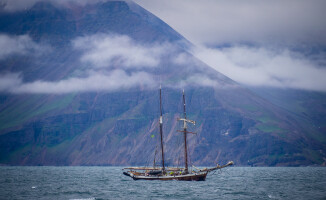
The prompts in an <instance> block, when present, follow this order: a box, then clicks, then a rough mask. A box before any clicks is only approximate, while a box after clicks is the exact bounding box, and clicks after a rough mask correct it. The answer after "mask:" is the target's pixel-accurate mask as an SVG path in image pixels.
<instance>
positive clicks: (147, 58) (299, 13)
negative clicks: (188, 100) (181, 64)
mask: <svg viewBox="0 0 326 200" xmlns="http://www.w3.org/2000/svg"><path fill="white" fill-rule="evenodd" d="M38 1H40V0H8V1H0V2H2V4H0V5H2V7H3V8H4V10H6V11H8V12H16V11H18V10H22V9H27V8H29V7H31V6H32V5H33V4H34V3H35V2H38ZM48 1H51V2H55V3H56V4H58V5H60V4H62V5H63V4H65V3H67V2H70V3H71V2H74V3H79V4H81V5H84V4H86V3H96V2H99V1H105V0H94V1H89V0H48ZM134 1H135V2H136V3H138V4H139V5H140V6H142V7H143V8H145V9H147V10H148V11H150V12H152V13H153V14H154V15H156V16H157V17H159V18H160V19H162V20H163V21H164V22H166V23H167V24H168V25H170V26H171V27H172V28H173V29H175V30H176V31H177V32H179V33H180V34H181V35H183V36H184V37H185V38H186V39H187V40H189V41H190V42H191V43H193V44H194V46H193V47H192V48H191V49H189V51H190V52H191V53H192V54H193V55H194V56H196V57H197V58H199V59H200V60H202V61H203V62H205V63H206V64H207V65H209V66H210V67H212V68H213V69H215V70H217V71H219V72H221V73H222V74H224V75H226V76H228V77H230V78H231V79H233V80H235V81H237V82H238V83H241V84H243V85H245V86H250V87H266V86H268V87H277V88H293V89H303V90H313V91H322V92H326V78H325V77H326V23H325V20H324V19H326V12H324V10H325V8H326V1H325V0H273V1H267V0H248V1H242V0H227V1H221V0H164V1H162V0H134ZM71 43H72V44H73V47H74V50H78V51H82V52H83V54H82V57H81V59H80V61H81V64H85V65H86V64H88V65H91V66H92V68H90V69H89V70H88V71H87V74H86V76H84V77H82V78H80V77H79V78H78V77H72V78H70V79H67V80H61V81H59V82H45V81H42V80H38V81H35V82H32V83H24V82H23V76H24V74H20V73H2V74H0V91H11V92H13V93H21V92H24V91H28V92H31V93H38V92H39V93H47V92H50V93H60V92H63V93H67V92H74V91H93V90H98V89H100V90H108V91H110V90H116V89H120V88H128V87H132V86H134V85H145V86H148V87H155V86H156V85H155V83H156V82H155V80H154V78H153V77H152V76H151V75H150V74H148V73H147V72H146V69H149V68H155V67H156V66H158V65H159V64H160V59H161V57H162V56H163V55H165V54H166V52H167V51H168V49H171V47H173V45H174V44H163V45H157V44H153V46H144V45H142V44H139V43H137V41H133V40H132V39H131V38H129V37H127V36H124V35H114V34H111V35H103V34H102V35H101V34H95V35H90V36H85V37H80V38H75V39H74V40H72V41H71ZM0 47H6V48H0V60H1V59H5V58H6V57H7V56H9V55H13V54H24V55H26V54H30V53H31V52H32V53H33V54H40V55H41V54H42V53H44V52H46V51H47V50H49V49H51V47H48V46H44V44H38V43H36V42H34V41H33V40H32V39H31V38H30V36H29V35H15V36H12V35H6V34H0ZM175 57H176V58H182V55H176V56H175ZM117 58H118V59H117ZM186 59H188V58H186ZM179 60H180V59H179ZM181 60H185V59H181ZM175 62H178V60H175ZM106 63H110V66H118V65H119V66H120V69H116V68H112V69H110V73H103V71H104V69H105V68H108V66H107V65H106ZM130 69H133V70H135V72H134V73H132V74H127V73H126V71H127V70H130ZM122 79H123V80H127V81H125V83H124V84H121V81H120V83H119V80H122ZM94 80H102V81H104V82H105V83H106V84H105V85H106V86H105V87H104V86H103V84H97V83H96V81H94ZM189 80H196V81H195V82H197V83H198V84H202V85H209V86H214V87H215V86H216V85H217V83H215V82H214V81H213V80H211V79H209V78H208V77H204V76H203V75H200V74H199V75H198V74H196V75H194V77H189ZM81 83H85V84H83V85H84V86H83V87H81V86H79V85H80V84H81ZM185 84H187V82H185V83H180V86H183V85H185ZM65 85H69V87H65ZM42 88H48V89H42ZM49 88H51V89H49Z"/></svg>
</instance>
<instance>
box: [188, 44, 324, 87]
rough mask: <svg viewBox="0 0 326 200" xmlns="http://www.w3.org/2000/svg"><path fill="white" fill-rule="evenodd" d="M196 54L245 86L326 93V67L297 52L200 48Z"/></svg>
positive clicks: (256, 48) (237, 48) (245, 47)
mask: <svg viewBox="0 0 326 200" xmlns="http://www.w3.org/2000/svg"><path fill="white" fill-rule="evenodd" d="M194 54H195V55H196V56H197V57H198V58H199V59H201V60H203V61H205V62H206V63H207V64H208V65H210V66H212V67H213V68H214V69H216V70H217V71H219V72H221V73H223V74H224V75H226V76H228V77H230V78H232V79H233V80H235V81H237V82H239V83H242V84H245V85H250V86H272V87H281V88H296V89H305V90H316V91H326V78H325V77H326V68H325V67H320V66H319V65H318V64H317V63H318V62H313V61H312V60H310V59H307V58H306V57H305V56H303V55H302V54H300V53H297V52H291V51H289V50H282V51H275V50H271V49H266V48H262V47H248V46H235V47H228V48H220V49H217V48H215V49H213V48H200V49H196V50H194ZM322 60H323V61H324V62H325V60H326V58H322ZM321 62H322V61H321Z"/></svg>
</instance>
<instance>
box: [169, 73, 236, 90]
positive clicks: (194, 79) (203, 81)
mask: <svg viewBox="0 0 326 200" xmlns="http://www.w3.org/2000/svg"><path fill="white" fill-rule="evenodd" d="M166 86H167V87H170V88H186V87H189V86H190V87H195V86H203V87H213V88H219V89H222V88H230V87H231V85H228V86H222V85H220V84H219V82H218V81H217V80H214V79H211V78H210V77H208V76H207V75H204V74H194V75H192V76H189V77H187V78H186V79H184V80H178V81H177V82H175V83H166Z"/></svg>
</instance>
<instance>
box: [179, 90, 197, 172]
mask: <svg viewBox="0 0 326 200" xmlns="http://www.w3.org/2000/svg"><path fill="white" fill-rule="evenodd" d="M182 98H183V112H184V118H180V119H178V120H179V121H183V131H179V132H183V136H184V155H185V173H186V174H188V173H189V170H188V149H187V134H188V133H192V132H188V131H187V123H192V124H194V125H195V124H196V122H195V121H193V120H189V119H187V113H186V100H185V91H184V90H183V91H182Z"/></svg>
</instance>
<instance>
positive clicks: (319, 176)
mask: <svg viewBox="0 0 326 200" xmlns="http://www.w3.org/2000/svg"><path fill="white" fill-rule="evenodd" d="M121 168H122V167H0V199H84V200H85V199H89V200H93V199H326V168H322V167H298V168H294V167H266V168H265V167H261V168H259V167H257V168H255V167H253V168H250V167H231V168H227V169H224V170H222V171H217V172H216V173H215V174H209V175H208V176H207V180H206V181H203V182H183V181H134V180H132V179H131V178H130V177H127V176H124V175H123V174H122V171H121Z"/></svg>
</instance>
